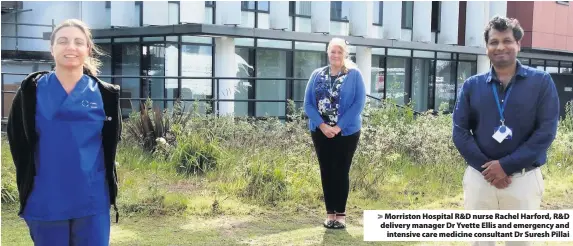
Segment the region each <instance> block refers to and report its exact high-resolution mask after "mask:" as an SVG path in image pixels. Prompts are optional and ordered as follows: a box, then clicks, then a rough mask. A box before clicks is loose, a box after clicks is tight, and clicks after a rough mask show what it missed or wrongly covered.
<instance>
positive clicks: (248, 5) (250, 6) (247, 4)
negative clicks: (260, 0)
mask: <svg viewBox="0 0 573 246" xmlns="http://www.w3.org/2000/svg"><path fill="white" fill-rule="evenodd" d="M241 10H256V7H255V1H241Z"/></svg>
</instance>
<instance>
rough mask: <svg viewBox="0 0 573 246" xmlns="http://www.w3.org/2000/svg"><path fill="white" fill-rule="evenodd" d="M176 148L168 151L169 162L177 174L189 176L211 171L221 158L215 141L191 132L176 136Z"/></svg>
mask: <svg viewBox="0 0 573 246" xmlns="http://www.w3.org/2000/svg"><path fill="white" fill-rule="evenodd" d="M176 139H177V146H175V147H173V150H171V151H168V152H167V153H166V154H167V155H169V156H170V157H169V160H170V161H171V162H172V163H174V165H175V170H176V171H177V173H179V174H184V175H186V176H189V175H191V174H202V173H206V172H208V171H210V170H213V169H214V168H216V166H217V160H218V159H219V158H220V156H221V150H220V148H219V146H218V143H217V140H216V139H208V138H206V137H204V136H203V135H200V134H196V133H193V132H182V133H180V134H178V135H177V137H176Z"/></svg>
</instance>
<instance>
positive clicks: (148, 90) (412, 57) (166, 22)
mask: <svg viewBox="0 0 573 246" xmlns="http://www.w3.org/2000/svg"><path fill="white" fill-rule="evenodd" d="M495 15H502V16H508V17H512V18H517V19H518V20H519V21H520V23H521V25H522V27H523V29H524V30H525V36H524V38H523V40H522V48H521V52H520V53H519V60H520V61H521V63H523V64H525V65H529V66H532V67H535V68H537V69H540V70H545V71H547V72H550V73H552V74H559V73H562V74H567V73H569V74H573V4H571V3H570V2H569V1H536V2H526V1H491V2H480V1H468V2H455V1H181V2H179V1H99V2H98V1H63V2H61V1H46V2H35V1H2V38H1V41H2V53H1V56H2V66H1V70H2V71H1V72H2V102H3V106H2V117H3V118H4V117H6V116H7V115H8V112H9V109H10V105H11V101H12V98H13V96H14V91H15V90H16V89H17V88H18V85H19V83H20V81H21V80H22V79H23V78H24V75H23V74H27V73H30V72H33V71H38V70H50V69H52V68H53V61H52V59H51V55H50V52H49V46H50V42H49V36H50V32H51V31H52V30H53V28H54V27H55V25H58V24H59V23H60V22H62V21H63V20H65V19H69V18H76V19H80V20H83V21H84V22H86V23H87V24H88V25H89V27H90V28H92V34H93V37H94V39H95V43H96V44H97V45H98V46H99V47H100V48H101V49H102V50H104V51H105V53H106V55H105V56H103V57H101V60H102V61H103V67H102V68H101V76H100V77H101V78H102V79H104V80H105V81H108V82H111V83H114V84H119V85H121V88H122V91H121V107H122V109H123V113H124V116H128V115H129V113H131V112H132V111H133V110H139V108H140V105H141V103H142V102H144V101H145V99H147V98H151V99H152V100H153V102H154V106H156V107H159V108H162V109H165V108H172V107H173V104H174V101H176V100H181V101H184V102H185V104H186V106H187V107H190V105H191V104H192V103H194V102H195V101H197V102H198V103H199V108H200V110H202V111H206V110H208V109H210V110H213V112H217V113H220V114H230V113H232V114H234V115H238V116H254V117H264V116H277V117H279V118H282V119H284V117H285V116H286V115H287V114H288V113H289V112H288V109H287V100H293V101H294V102H295V104H296V105H297V106H301V105H302V101H303V98H304V92H305V88H306V84H307V81H308V79H309V76H310V74H311V72H312V71H313V70H314V69H316V68H318V67H321V66H326V65H327V62H328V59H327V53H326V48H327V47H326V46H327V43H328V41H329V40H331V39H332V38H333V37H342V38H344V39H345V40H347V41H348V43H349V46H350V52H351V54H350V55H351V58H352V60H353V61H354V62H355V63H356V64H357V65H358V68H359V69H360V70H361V72H362V75H363V77H364V82H365V86H366V89H367V94H368V95H369V96H370V99H371V100H374V101H376V100H378V99H389V100H391V101H393V102H394V103H396V104H400V105H404V104H407V103H412V104H413V105H414V109H415V110H416V111H426V110H432V109H433V110H439V109H444V110H446V111H451V110H452V109H453V107H454V104H455V100H456V95H457V92H458V90H459V89H460V86H461V84H463V82H464V80H465V79H466V78H468V77H469V76H472V75H474V74H476V73H480V72H485V71H488V69H489V66H490V63H489V60H488V58H487V56H485V42H484V36H483V29H484V27H485V25H486V23H487V22H488V21H489V20H490V19H491V18H492V17H493V16H495ZM560 86H561V85H560ZM568 86H573V81H571V84H569V85H568ZM568 86H567V85H565V86H564V87H566V88H570V87H568ZM566 88H565V89H564V90H565V91H566V90H567V89H566ZM561 89H563V88H561ZM570 94H571V93H569V94H566V95H570Z"/></svg>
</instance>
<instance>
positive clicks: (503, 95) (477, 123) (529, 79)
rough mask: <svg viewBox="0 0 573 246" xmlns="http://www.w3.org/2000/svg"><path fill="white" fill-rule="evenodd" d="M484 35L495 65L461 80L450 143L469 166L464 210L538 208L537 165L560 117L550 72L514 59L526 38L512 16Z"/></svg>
mask: <svg viewBox="0 0 573 246" xmlns="http://www.w3.org/2000/svg"><path fill="white" fill-rule="evenodd" d="M484 37H485V42H486V54H487V56H488V57H489V59H490V61H491V63H492V67H491V69H490V71H489V72H487V73H483V74H478V75H475V76H472V77H470V78H468V79H467V80H466V81H465V83H464V84H463V87H462V88H461V90H460V93H459V96H458V101H457V103H456V107H455V110H454V114H453V141H454V144H455V146H456V148H457V149H458V151H459V152H460V154H461V155H462V156H463V158H464V159H465V160H466V162H467V163H468V164H469V166H468V168H467V169H466V172H465V174H464V180H463V187H464V203H465V208H466V209H480V210H488V209H516V210H519V209H530V210H531V209H539V208H540V204H541V197H542V194H543V189H544V184H543V178H542V176H541V171H540V168H539V167H540V166H542V165H543V164H545V162H546V159H547V149H548V148H549V146H550V145H551V143H552V142H553V140H554V139H555V135H556V132H557V123H558V121H559V98H558V96H557V90H556V88H555V84H554V83H553V80H552V79H551V76H550V75H549V74H548V73H546V72H544V71H540V70H536V69H533V68H530V67H527V66H524V65H521V63H520V62H519V61H518V60H517V53H518V52H519V51H520V45H521V38H522V37H523V29H522V28H521V27H520V25H519V22H518V21H517V20H515V19H508V18H505V17H498V16H496V17H494V18H493V19H492V20H491V21H490V22H489V24H488V25H487V26H486V28H485V30H484ZM514 243H520V242H514ZM486 245H490V244H489V243H488V244H486Z"/></svg>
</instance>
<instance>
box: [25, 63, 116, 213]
mask: <svg viewBox="0 0 573 246" xmlns="http://www.w3.org/2000/svg"><path fill="white" fill-rule="evenodd" d="M36 98H37V103H36V131H37V133H38V137H39V139H38V144H37V146H36V150H35V159H36V163H35V164H36V176H35V177H34V187H33V189H32V193H31V194H30V197H29V198H28V201H27V204H26V207H25V208H24V211H23V214H22V217H23V218H24V219H28V220H41V221H54V220H67V219H73V218H81V217H85V216H91V215H95V214H100V213H106V212H107V213H109V208H110V205H109V204H110V203H109V190H108V184H107V181H106V176H105V165H104V152H103V146H102V128H103V123H104V120H105V119H106V116H105V111H104V109H103V101H102V98H101V94H100V92H99V87H98V84H97V82H96V81H94V80H93V79H92V78H90V77H89V76H87V75H84V76H83V77H82V78H81V80H80V81H79V82H78V83H77V85H76V87H75V88H74V89H73V90H72V92H71V93H70V94H69V95H68V94H67V93H66V91H65V90H64V88H63V87H62V85H61V84H60V81H59V80H58V78H57V77H56V74H55V73H54V72H51V73H49V74H46V75H44V76H43V77H42V78H40V79H39V80H38V86H37V92H36Z"/></svg>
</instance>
